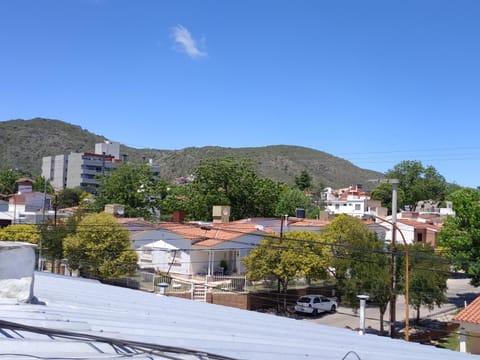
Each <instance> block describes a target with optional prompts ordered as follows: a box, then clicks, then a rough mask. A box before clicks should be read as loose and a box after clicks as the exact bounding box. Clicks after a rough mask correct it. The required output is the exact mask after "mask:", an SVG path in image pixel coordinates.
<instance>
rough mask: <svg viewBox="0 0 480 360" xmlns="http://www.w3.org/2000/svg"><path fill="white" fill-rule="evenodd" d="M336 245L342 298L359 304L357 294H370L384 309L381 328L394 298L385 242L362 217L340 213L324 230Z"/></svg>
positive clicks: (335, 260)
mask: <svg viewBox="0 0 480 360" xmlns="http://www.w3.org/2000/svg"><path fill="white" fill-rule="evenodd" d="M322 238H323V239H324V241H325V242H327V243H330V244H333V245H332V253H333V260H332V262H331V264H330V266H331V267H330V269H331V273H332V275H333V277H334V278H335V280H336V283H337V286H338V287H339V289H340V294H341V296H342V301H344V302H346V303H349V304H350V305H351V306H352V307H353V308H357V307H358V298H357V295H360V294H367V295H369V296H370V299H371V301H372V303H373V304H375V305H376V306H378V308H379V312H380V331H381V332H383V317H384V314H385V311H386V310H387V305H388V302H389V299H390V286H389V285H390V275H389V268H390V266H389V264H390V260H389V257H388V256H387V254H386V253H385V251H384V243H383V242H382V241H380V240H378V239H377V237H376V235H375V233H373V232H372V231H370V229H369V228H368V226H366V225H365V224H364V223H363V222H362V221H361V220H360V219H358V218H355V217H353V216H349V215H345V214H342V215H339V216H338V217H336V218H335V220H333V221H332V223H331V224H330V225H329V226H328V227H327V229H326V230H325V231H324V232H323V233H322Z"/></svg>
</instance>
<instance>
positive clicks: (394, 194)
mask: <svg viewBox="0 0 480 360" xmlns="http://www.w3.org/2000/svg"><path fill="white" fill-rule="evenodd" d="M369 181H372V182H377V183H388V184H392V221H391V225H392V244H391V252H390V256H391V259H390V337H391V338H394V337H395V321H396V310H397V296H396V294H395V270H396V265H395V262H396V261H395V260H396V259H395V257H396V242H397V236H396V235H397V209H398V204H397V193H398V183H399V180H398V179H374V180H369Z"/></svg>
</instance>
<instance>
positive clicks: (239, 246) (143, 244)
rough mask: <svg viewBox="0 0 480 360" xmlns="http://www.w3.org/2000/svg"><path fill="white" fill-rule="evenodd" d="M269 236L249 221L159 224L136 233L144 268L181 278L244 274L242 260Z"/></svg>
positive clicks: (133, 234)
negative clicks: (264, 237) (178, 275)
mask: <svg viewBox="0 0 480 360" xmlns="http://www.w3.org/2000/svg"><path fill="white" fill-rule="evenodd" d="M265 235H266V232H265V231H264V229H263V228H262V226H259V225H257V224H256V223H253V222H251V221H248V220H242V221H234V222H228V223H217V224H210V223H208V224H207V223H203V224H202V223H184V224H182V223H159V224H156V225H155V227H154V228H150V229H147V230H145V231H139V232H134V233H132V240H133V246H134V248H135V249H136V251H137V254H138V258H139V266H140V268H142V269H152V270H155V271H161V272H169V273H174V274H181V275H225V274H242V273H244V272H245V268H244V266H243V264H242V259H243V257H245V256H246V255H247V254H248V253H249V252H250V250H251V249H253V248H254V247H255V246H256V245H257V244H258V243H259V242H260V240H261V239H262V238H263V236H265Z"/></svg>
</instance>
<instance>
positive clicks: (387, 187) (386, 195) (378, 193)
mask: <svg viewBox="0 0 480 360" xmlns="http://www.w3.org/2000/svg"><path fill="white" fill-rule="evenodd" d="M392 195H393V188H392V184H390V183H382V184H379V185H378V186H377V187H375V189H373V190H372V192H371V193H370V197H371V198H372V200H379V201H380V202H381V203H382V205H384V206H386V207H387V209H388V213H389V214H391V213H392ZM404 204H405V193H404V192H403V189H401V188H398V191H397V205H398V208H399V209H401V208H403V205H404ZM399 209H397V211H398V210H399Z"/></svg>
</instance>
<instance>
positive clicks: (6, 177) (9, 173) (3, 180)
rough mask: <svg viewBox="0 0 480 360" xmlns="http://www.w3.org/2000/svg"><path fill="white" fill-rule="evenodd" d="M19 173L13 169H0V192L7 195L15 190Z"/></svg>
mask: <svg viewBox="0 0 480 360" xmlns="http://www.w3.org/2000/svg"><path fill="white" fill-rule="evenodd" d="M19 178H20V173H19V172H18V171H16V170H13V169H7V170H3V171H0V194H4V195H9V194H13V193H16V192H17V180H18V179H19Z"/></svg>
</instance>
